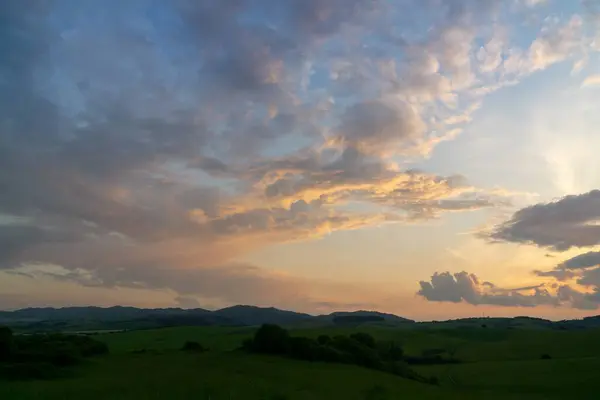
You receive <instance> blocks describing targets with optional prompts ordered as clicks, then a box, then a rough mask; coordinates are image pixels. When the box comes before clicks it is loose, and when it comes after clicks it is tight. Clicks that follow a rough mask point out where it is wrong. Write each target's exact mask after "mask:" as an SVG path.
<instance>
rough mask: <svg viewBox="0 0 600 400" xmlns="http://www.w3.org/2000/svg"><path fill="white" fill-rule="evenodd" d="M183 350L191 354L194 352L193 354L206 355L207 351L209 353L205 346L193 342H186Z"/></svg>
mask: <svg viewBox="0 0 600 400" xmlns="http://www.w3.org/2000/svg"><path fill="white" fill-rule="evenodd" d="M181 350H183V351H189V352H193V353H204V352H205V351H207V349H206V348H205V347H204V346H202V345H201V344H200V343H198V342H192V341H187V342H185V343H184V344H183V347H182V348H181Z"/></svg>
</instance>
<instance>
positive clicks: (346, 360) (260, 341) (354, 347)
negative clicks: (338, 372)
mask: <svg viewBox="0 0 600 400" xmlns="http://www.w3.org/2000/svg"><path fill="white" fill-rule="evenodd" d="M242 349H243V350H246V351H250V352H255V353H261V354H272V355H281V356H286V357H289V358H294V359H299V360H307V361H324V362H332V363H342V364H354V365H359V366H362V367H365V368H370V369H376V370H379V371H386V372H389V373H392V374H395V375H397V376H402V377H404V378H408V379H413V380H416V381H419V382H423V383H431V382H430V380H428V379H427V378H425V377H423V376H421V375H419V374H418V373H417V372H415V371H413V370H412V369H410V367H409V366H408V365H407V364H406V363H405V362H404V361H401V360H403V359H404V357H403V354H404V353H403V351H402V348H401V347H400V346H398V345H396V344H395V343H393V342H392V343H388V344H379V346H378V343H377V342H376V340H375V339H374V338H373V337H372V336H371V335H369V334H365V333H355V334H352V335H350V336H343V335H339V336H335V337H334V338H330V337H329V336H325V335H322V336H319V337H318V339H317V340H314V339H311V338H307V337H291V336H290V335H289V333H288V332H287V331H286V330H285V329H283V328H281V327H279V326H277V325H269V324H265V325H263V326H261V327H260V328H259V329H258V330H257V331H256V333H255V334H254V337H253V338H252V339H246V340H244V342H243V344H242Z"/></svg>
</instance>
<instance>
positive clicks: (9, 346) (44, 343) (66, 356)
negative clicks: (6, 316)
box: [0, 326, 108, 379]
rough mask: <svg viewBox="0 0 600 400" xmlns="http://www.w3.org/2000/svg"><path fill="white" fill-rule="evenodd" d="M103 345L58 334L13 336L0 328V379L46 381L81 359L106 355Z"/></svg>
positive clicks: (64, 372) (63, 373) (9, 330)
mask: <svg viewBox="0 0 600 400" xmlns="http://www.w3.org/2000/svg"><path fill="white" fill-rule="evenodd" d="M107 353H108V347H107V346H106V344H104V343H102V342H100V341H98V340H94V339H92V338H91V337H88V336H82V335H65V334H60V333H51V334H34V335H14V334H13V332H12V330H11V329H10V328H8V327H4V326H0V379H47V378H54V377H60V376H64V375H65V374H67V372H68V370H67V367H70V366H74V365H77V364H80V363H81V362H83V360H84V359H85V358H88V357H93V356H97V355H101V354H107Z"/></svg>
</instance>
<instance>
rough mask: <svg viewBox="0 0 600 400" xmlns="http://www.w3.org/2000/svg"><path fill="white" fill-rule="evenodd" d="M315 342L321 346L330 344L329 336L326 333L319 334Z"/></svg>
mask: <svg viewBox="0 0 600 400" xmlns="http://www.w3.org/2000/svg"><path fill="white" fill-rule="evenodd" d="M317 342H318V343H319V344H320V345H321V346H328V345H329V344H331V337H329V336H327V335H320V336H319V337H318V338H317Z"/></svg>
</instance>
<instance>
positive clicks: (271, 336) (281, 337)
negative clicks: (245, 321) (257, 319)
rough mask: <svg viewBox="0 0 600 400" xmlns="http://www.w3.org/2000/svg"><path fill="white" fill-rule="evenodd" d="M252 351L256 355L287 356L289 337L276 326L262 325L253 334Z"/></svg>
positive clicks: (283, 330)
mask: <svg viewBox="0 0 600 400" xmlns="http://www.w3.org/2000/svg"><path fill="white" fill-rule="evenodd" d="M251 346H252V349H253V350H254V351H256V352H258V353H266V354H287V353H288V352H289V347H290V335H289V334H288V332H287V331H286V330H285V329H283V328H282V327H280V326H278V325H272V324H264V325H262V326H261V327H260V328H258V330H257V331H256V333H255V334H254V340H253V341H252V343H251Z"/></svg>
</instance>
